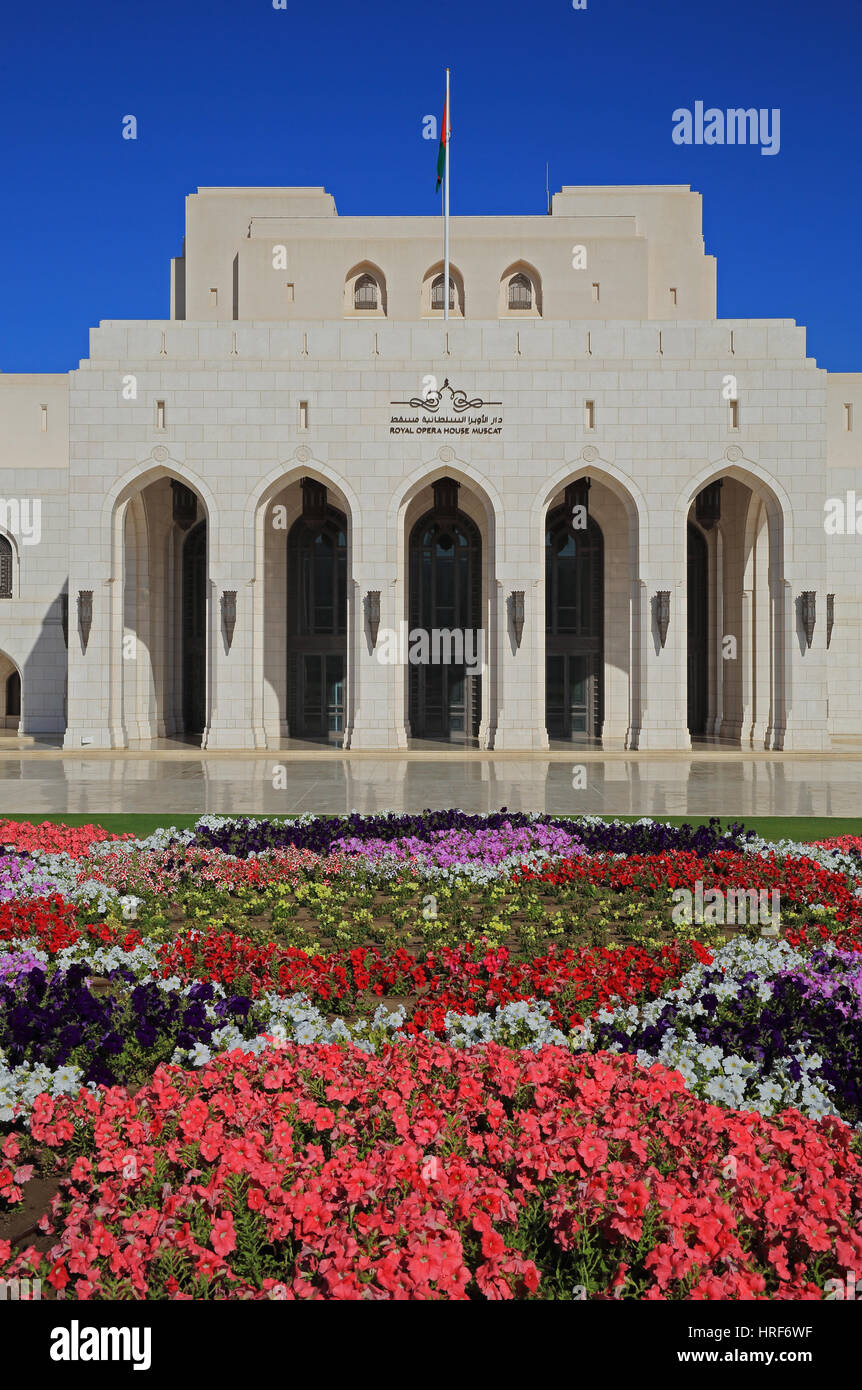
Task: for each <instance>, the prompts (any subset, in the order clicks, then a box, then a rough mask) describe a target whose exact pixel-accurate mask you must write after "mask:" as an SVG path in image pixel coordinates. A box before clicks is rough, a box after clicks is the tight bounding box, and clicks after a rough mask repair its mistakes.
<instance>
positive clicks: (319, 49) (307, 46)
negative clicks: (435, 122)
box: [0, 0, 862, 372]
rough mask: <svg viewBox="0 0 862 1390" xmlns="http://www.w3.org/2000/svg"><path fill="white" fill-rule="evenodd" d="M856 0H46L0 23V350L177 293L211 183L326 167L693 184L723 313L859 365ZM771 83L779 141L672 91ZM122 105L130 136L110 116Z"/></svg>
mask: <svg viewBox="0 0 862 1390" xmlns="http://www.w3.org/2000/svg"><path fill="white" fill-rule="evenodd" d="M860 51H862V18H860V8H859V6H858V4H851V3H850V0H845V3H836V0H824V3H821V4H819V5H812V4H809V3H804V0H784V3H778V0H725V3H722V4H712V5H709V6H703V5H701V4H698V3H697V0H652V3H646V0H644V3H636V0H587V9H586V10H579V11H575V10H574V9H573V8H572V3H571V0H535V3H533V4H531V5H518V4H514V3H512V2H511V0H496V2H494V0H466V2H463V0H462V3H460V4H457V5H456V4H449V3H447V2H446V0H434V3H427V4H421V5H417V4H411V3H409V0H369V3H367V4H365V5H358V4H356V3H353V4H347V3H346V2H345V0H328V3H326V4H321V3H318V4H309V3H307V0H287V9H286V10H274V9H273V7H272V0H232V2H231V0H209V3H204V0H171V3H168V0H145V3H139V4H117V3H116V0H114V3H111V4H110V5H109V4H108V3H106V0H89V3H88V4H87V5H86V6H84V7H80V6H75V5H70V4H61V3H59V2H58V0H46V2H45V3H40V4H38V5H36V6H30V7H26V6H25V5H23V4H21V3H20V0H19V5H18V7H17V10H16V11H14V12H13V11H12V10H11V9H10V10H7V12H6V16H5V18H4V33H3V42H2V48H0V130H2V132H3V162H2V176H3V187H4V191H5V193H6V200H5V207H4V208H3V215H2V217H0V293H2V300H0V302H2V311H1V312H0V369H2V370H3V371H5V372H13V371H27V372H33V371H67V370H68V369H69V368H71V367H74V366H76V365H77V363H78V360H79V359H80V358H81V357H83V356H84V355H85V354H86V352H87V342H88V339H87V332H88V329H89V327H90V325H91V324H94V323H97V322H98V321H99V319H146V318H164V317H167V315H168V312H169V289H168V284H169V260H170V257H171V256H173V255H176V254H178V252H179V250H180V246H181V241H182V234H183V216H184V209H183V200H184V198H185V196H186V194H187V193H191V192H193V191H194V190H195V188H197V187H198V186H199V185H207V184H213V185H219V184H239V185H243V184H248V185H255V184H259V185H266V184H314V185H323V186H325V187H326V189H327V190H328V191H329V192H330V193H332V194H333V195H334V197H335V200H336V204H337V207H338V210H339V212H340V213H343V214H354V215H358V214H370V213H406V214H417V213H420V214H423V213H429V212H436V211H438V209H439V200H436V199H435V197H434V166H435V161H436V148H435V146H434V145H433V144H431V143H429V142H427V141H425V140H423V139H422V134H421V132H422V118H423V116H425V115H426V114H432V113H433V114H435V115H437V116H438V117H439V114H440V110H441V106H442V90H443V71H444V68H445V66H446V64H447V63H448V64H449V65H450V67H451V68H452V126H453V138H452V212H453V214H457V213H493V212H537V213H541V212H543V211H544V206H545V191H544V186H545V162H546V161H548V163H549V164H550V182H551V190H552V191H554V190H555V189H557V188H559V187H560V186H561V185H562V184H579V183H587V184H602V183H682V184H690V185H691V186H692V187H693V188H695V189H697V190H698V191H699V192H700V193H702V194H703V199H704V234H705V238H706V249H707V251H708V252H709V253H711V254H712V255H715V256H716V257H717V258H718V308H719V314H720V315H721V316H723V317H732V316H738V317H744V318H760V317H764V318H793V319H796V320H797V322H799V323H801V324H804V325H805V326H806V327H807V328H808V351H809V355H810V356H813V357H816V359H817V361H818V363H819V364H820V365H821V366H824V367H827V368H828V369H829V370H830V371H854V370H856V371H859V370H862V342H860V332H859V323H860V310H862V252H860V237H859V228H860V226H862V163H860V153H859V151H860V134H862V119H860V118H862V84H860V80H859V55H860ZM698 100H702V101H704V102H705V103H706V105H707V106H714V107H718V108H720V109H722V110H724V109H727V108H728V107H739V106H742V107H751V106H754V107H757V108H761V107H765V108H769V109H771V108H773V107H778V108H780V112H781V148H780V152H779V153H778V154H777V155H775V156H768V155H762V154H761V153H760V150H759V148H757V147H753V148H752V147H739V146H737V147H729V146H720V145H716V146H700V147H698V146H694V145H692V146H680V145H676V144H674V143H673V141H672V139H671V130H672V113H673V111H674V110H675V109H676V108H678V107H687V108H690V109H692V108H693V107H694V103H695V102H696V101H698ZM130 113H131V114H134V115H135V116H136V117H137V121H138V139H137V140H136V141H127V140H123V139H122V136H121V131H122V118H123V116H125V115H127V114H130Z"/></svg>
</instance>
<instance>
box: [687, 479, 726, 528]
mask: <svg viewBox="0 0 862 1390" xmlns="http://www.w3.org/2000/svg"><path fill="white" fill-rule="evenodd" d="M721 488H722V482H721V479H720V478H717V479H716V481H715V482H714V483H710V484H709V485H708V486H707V487H705V488H701V490H700V492H699V493H698V494H697V497H696V498H695V499H694V516H695V520H696V521H697V523H698V525H699V526H702V527H703V529H704V531H711V530H712V528H713V526H714V525H715V523H716V522H717V521H721Z"/></svg>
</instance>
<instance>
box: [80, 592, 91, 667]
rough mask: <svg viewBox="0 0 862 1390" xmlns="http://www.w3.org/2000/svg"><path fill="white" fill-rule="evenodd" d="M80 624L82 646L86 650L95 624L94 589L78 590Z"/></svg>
mask: <svg viewBox="0 0 862 1390" xmlns="http://www.w3.org/2000/svg"><path fill="white" fill-rule="evenodd" d="M78 626H79V628H80V630H81V647H82V650H83V651H84V652H86V650H87V643H88V642H89V640H90V628H91V627H92V626H93V590H92V589H79V590H78Z"/></svg>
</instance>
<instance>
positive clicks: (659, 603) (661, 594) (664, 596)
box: [653, 589, 670, 646]
mask: <svg viewBox="0 0 862 1390" xmlns="http://www.w3.org/2000/svg"><path fill="white" fill-rule="evenodd" d="M653 603H654V605H655V621H656V627H657V628H658V635H659V641H660V642H661V644H662V646H664V644H665V642H666V641H667V630H668V628H669V627H670V589H659V591H658V593H657V594H656V596H655V598H654V599H653Z"/></svg>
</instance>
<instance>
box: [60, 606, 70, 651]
mask: <svg viewBox="0 0 862 1390" xmlns="http://www.w3.org/2000/svg"><path fill="white" fill-rule="evenodd" d="M60 622H61V623H62V626H63V646H64V647H66V648H68V646H69V595H68V594H61V595H60Z"/></svg>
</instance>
